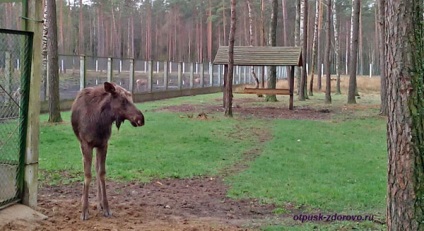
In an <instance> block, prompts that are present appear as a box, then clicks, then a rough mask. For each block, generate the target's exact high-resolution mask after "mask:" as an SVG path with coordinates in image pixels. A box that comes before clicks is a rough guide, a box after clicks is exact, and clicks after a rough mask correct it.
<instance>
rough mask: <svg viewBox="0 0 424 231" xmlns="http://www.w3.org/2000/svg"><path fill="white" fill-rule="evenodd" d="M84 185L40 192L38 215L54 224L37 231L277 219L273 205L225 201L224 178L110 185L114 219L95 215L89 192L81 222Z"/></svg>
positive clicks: (205, 226) (230, 224)
mask: <svg viewBox="0 0 424 231" xmlns="http://www.w3.org/2000/svg"><path fill="white" fill-rule="evenodd" d="M81 189H82V185H81V184H80V183H78V184H77V183H74V184H70V185H65V186H47V187H44V188H42V189H41V190H40V192H39V194H40V196H39V209H38V210H39V211H40V212H42V213H43V214H45V215H47V216H48V217H49V218H48V219H47V220H44V221H42V222H39V223H38V224H37V225H36V226H33V228H35V230H255V229H256V228H258V225H261V224H264V223H266V222H270V219H272V218H275V219H278V216H277V215H274V214H273V210H274V209H275V206H274V205H270V204H267V205H263V204H260V203H259V202H258V201H256V200H234V199H230V198H228V197H227V196H226V193H227V189H228V188H227V186H226V185H225V184H224V182H223V181H222V179H220V178H198V179H168V180H160V181H152V182H151V183H147V184H143V183H136V182H132V183H117V182H108V183H107V189H108V196H109V202H110V205H111V209H112V212H113V216H112V217H110V218H105V217H103V216H102V214H100V213H99V211H98V210H97V209H96V198H95V196H94V195H95V190H93V189H92V190H90V191H91V192H90V196H91V197H90V219H89V220H88V221H81V220H80V219H79V215H80V212H81V209H80V202H79V198H80V196H81Z"/></svg>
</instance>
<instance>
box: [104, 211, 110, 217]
mask: <svg viewBox="0 0 424 231" xmlns="http://www.w3.org/2000/svg"><path fill="white" fill-rule="evenodd" d="M103 215H104V216H105V217H110V216H112V212H111V211H110V210H109V209H105V210H104V211H103Z"/></svg>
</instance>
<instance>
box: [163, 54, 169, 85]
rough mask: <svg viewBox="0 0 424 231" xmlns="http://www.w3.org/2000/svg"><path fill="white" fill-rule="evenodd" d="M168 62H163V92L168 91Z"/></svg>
mask: <svg viewBox="0 0 424 231" xmlns="http://www.w3.org/2000/svg"><path fill="white" fill-rule="evenodd" d="M168 64H169V63H168V61H165V62H163V87H164V88H165V91H166V90H168V78H169V72H168V69H169V68H168Z"/></svg>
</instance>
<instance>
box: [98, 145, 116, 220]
mask: <svg viewBox="0 0 424 231" xmlns="http://www.w3.org/2000/svg"><path fill="white" fill-rule="evenodd" d="M106 154H107V144H106V145H105V146H104V147H101V148H97V150H96V173H97V174H96V179H97V199H98V203H99V207H100V209H103V215H104V216H105V217H109V216H111V215H112V212H111V211H110V209H109V203H108V201H107V196H106V183H105V177H106V167H105V165H106Z"/></svg>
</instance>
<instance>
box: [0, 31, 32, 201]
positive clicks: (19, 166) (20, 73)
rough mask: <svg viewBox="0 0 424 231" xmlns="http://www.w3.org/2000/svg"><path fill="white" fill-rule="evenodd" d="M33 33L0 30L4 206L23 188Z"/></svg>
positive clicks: (0, 182)
mask: <svg viewBox="0 0 424 231" xmlns="http://www.w3.org/2000/svg"><path fill="white" fill-rule="evenodd" d="M31 52H32V33H31V32H22V31H14V30H4V29H0V208H1V207H3V206H5V205H7V204H9V203H13V202H15V201H18V200H19V198H20V194H21V192H22V188H23V179H24V178H23V177H24V176H23V173H24V172H23V170H24V169H23V166H24V161H25V159H24V155H25V140H26V125H27V114H28V100H29V79H30V78H29V77H30V74H31V56H32V54H31Z"/></svg>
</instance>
